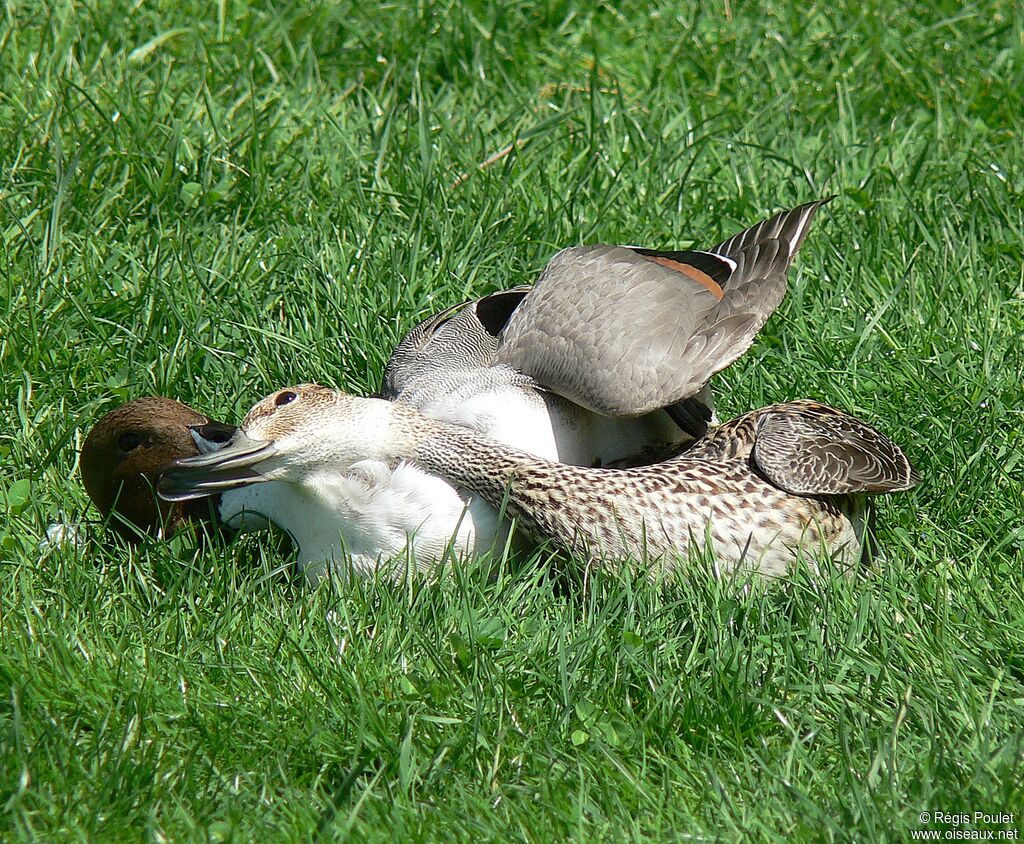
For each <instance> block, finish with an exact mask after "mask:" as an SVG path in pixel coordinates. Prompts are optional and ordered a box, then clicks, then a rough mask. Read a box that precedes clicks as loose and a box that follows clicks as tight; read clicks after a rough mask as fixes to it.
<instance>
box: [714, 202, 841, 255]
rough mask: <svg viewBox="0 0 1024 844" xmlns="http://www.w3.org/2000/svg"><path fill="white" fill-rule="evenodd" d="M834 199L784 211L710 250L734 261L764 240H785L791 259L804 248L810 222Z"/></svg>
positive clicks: (809, 203)
mask: <svg viewBox="0 0 1024 844" xmlns="http://www.w3.org/2000/svg"><path fill="white" fill-rule="evenodd" d="M833 199H835V197H834V196H828V197H825V198H824V199H819V200H816V201H814V202H808V203H806V204H804V205H798V206H797V207H796V208H793V209H791V210H789V211H782V212H780V213H779V214H776V215H775V216H774V217H769V218H768V219H767V220H764V221H763V222H760V223H758V224H757V225H756V226H751V227H750V228H749V229H747V230H746V231H742V232H740V233H739V234H736V235H733V236H732V237H730V238H728V239H727V240H723V241H722V242H721V243H719V244H718V245H717V246H715V247H712V248H711V249H709V250H708V251H709V252H713V253H714V254H716V255H724V256H726V257H727V258H733V257H735V256H736V254H737V253H739V252H742V251H743V250H744V249H746V248H747V247H748V246H750V245H751V244H753V243H758V242H759V241H762V240H783V241H785V242H786V243H788V244H789V258H790V260H792V259H793V256H794V255H795V254H796V253H797V252H798V251H799V250H800V247H801V246H803V242H804V238H805V237H807V232H808V231H810V228H811V221H812V220H813V219H814V215H815V214H817V213H818V209H819V208H821V206H822V205H825V204H827V203H829V202H831V201H832V200H833Z"/></svg>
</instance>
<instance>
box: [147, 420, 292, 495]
mask: <svg viewBox="0 0 1024 844" xmlns="http://www.w3.org/2000/svg"><path fill="white" fill-rule="evenodd" d="M276 453H277V449H276V448H275V447H274V444H273V443H272V442H267V441H266V440H254V439H250V438H249V437H247V436H246V435H245V434H243V433H242V432H241V431H235V433H234V435H233V436H232V437H231V439H230V440H228V442H227V443H226V444H225V445H224V446H223V447H222V448H219V449H217V450H216V451H213V452H209V453H204V454H199V455H198V456H196V457H185V458H182V459H181V460H175V461H174V462H173V463H171V465H170V467H169V468H168V469H166V470H164V471H163V472H162V473H161V474H160V478H159V480H158V482H157V492H158V493H159V495H160V497H161V498H162V499H164V501H188V500H189V499H191V498H202V497H203V496H205V495H213V494H215V493H218V492H224V491H226V490H229V489H237V488H238V487H243V486H250V485H252V484H258V483H263V482H264V481H267V480H269V478H266V477H264V476H263V475H262V474H260V472H259V471H258V469H257V467H258V466H259V464H260V463H262V462H263V461H264V460H266V459H267V458H269V457H272V456H273V455H274V454H276Z"/></svg>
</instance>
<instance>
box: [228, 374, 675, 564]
mask: <svg viewBox="0 0 1024 844" xmlns="http://www.w3.org/2000/svg"><path fill="white" fill-rule="evenodd" d="M454 386H455V389H447V390H440V391H439V390H437V389H434V390H431V391H426V392H424V394H423V395H422V396H420V397H418V398H419V399H420V400H418V401H414V402H406V403H408V404H412V406H414V407H417V408H418V409H419V410H420V412H422V413H424V414H425V415H427V416H431V417H433V418H436V419H440V420H443V421H446V422H451V423H453V424H456V425H461V426H463V427H466V428H470V429H472V430H474V431H478V432H480V433H482V434H485V435H487V436H489V437H492V438H493V439H495V440H497V441H499V442H501V443H504V444H506V445H508V446H511V447H513V448H517V449H520V450H522V451H526V452H529V453H531V454H536V455H538V456H540V457H544V458H547V459H549V460H557V461H559V462H562V463H571V464H575V465H581V466H593V465H599V464H605V463H608V462H611V461H614V460H619V459H622V458H625V457H629V456H632V455H635V454H637V453H639V452H641V451H643V450H644V449H645V448H646V447H648V446H651V445H655V444H662V445H663V444H664V443H666V442H671V441H673V440H674V439H675V440H678V439H680V437H681V436H683V435H681V432H680V431H679V429H678V427H677V426H676V425H675V424H674V423H673V422H672V421H671V420H670V419H669V418H668V416H667V414H665V413H663V412H661V411H658V412H657V413H654V414H650V415H648V416H645V417H640V418H636V419H608V418H604V417H600V416H598V415H596V414H594V413H591V412H590V411H587V410H584V409H582V408H580V407H577V406H576V405H573V404H571V403H570V402H567V401H565V400H564V399H562V398H560V397H558V396H554V395H552V394H548V393H540V392H537V391H535V390H533V389H531V388H524V387H522V386H518V385H515V384H508V383H504V384H503V383H500V382H499V383H493V384H490V385H488V387H489V389H480V386H481V385H479V384H473V383H471V382H468V381H462V382H461V384H460V383H459V382H456V384H455V385H454ZM460 386H461V387H462V389H460ZM439 392H440V394H441V395H440V397H438V393H439ZM404 399H405V397H404V396H403V400H404ZM263 515H266V516H267V517H268V518H270V519H271V520H272V521H273V522H274V523H275V524H277V525H278V526H279V527H281V528H283V529H284V530H285V531H287V532H288V533H289V534H290V535H291V537H292V539H293V540H294V541H295V543H296V544H297V545H298V547H299V561H300V563H301V565H302V567H303V570H304V571H305V573H306V576H307V577H308V578H309V579H310V580H313V581H315V580H317V579H319V578H320V577H322V576H323V575H324V574H325V573H326V572H327V571H328V569H329V567H330V569H332V570H333V571H334V573H335V574H337V575H338V576H340V577H342V578H347V577H350V576H355V577H370V576H373V575H374V574H375V573H376V574H380V575H383V576H385V577H396V578H397V577H401V575H402V574H403V572H404V571H406V568H407V567H408V566H413V567H414V568H415V569H416V570H418V571H421V572H428V571H431V570H433V569H435V568H437V567H438V565H439V563H440V562H441V561H442V560H444V559H446V558H449V557H451V558H456V559H458V558H466V557H477V556H480V555H483V554H484V553H486V552H494V551H499V552H500V550H501V549H502V548H504V546H505V544H506V543H507V542H508V537H509V530H510V525H509V523H508V522H507V521H506V520H504V519H502V518H499V515H498V512H497V510H496V509H495V508H494V507H492V506H491V505H489V504H488V503H487V502H486V501H484V500H483V499H481V498H479V497H476V496H471V495H468V494H463V493H460V492H459V491H458V490H456V489H455V488H454V487H452V486H451V485H450V484H448V483H447V482H446V481H444V480H442V479H441V478H438V477H436V476H434V475H430V474H428V473H426V472H424V471H423V470H421V469H420V468H418V467H417V466H415V465H412V464H409V463H404V462H403V463H400V464H399V465H398V466H397V467H395V468H394V469H392V468H390V467H389V466H387V465H386V464H384V463H382V462H379V461H375V460H363V461H360V462H359V463H357V464H355V465H354V466H352V467H351V469H350V470H349V471H347V472H345V473H344V474H339V473H336V472H325V473H324V474H323V475H320V476H317V477H314V478H311V479H308V480H307V481H306V482H305V483H303V484H302V485H298V484H288V483H282V482H268V483H262V484H256V485H254V486H251V487H246V488H244V489H241V490H234V491H230V492H226V493H224V495H223V496H222V499H221V517H222V518H223V519H224V520H225V521H226V522H227V523H229V524H230V525H232V526H233V527H238V528H241V529H256V528H259V527H263V526H264V522H263V518H262V516H263Z"/></svg>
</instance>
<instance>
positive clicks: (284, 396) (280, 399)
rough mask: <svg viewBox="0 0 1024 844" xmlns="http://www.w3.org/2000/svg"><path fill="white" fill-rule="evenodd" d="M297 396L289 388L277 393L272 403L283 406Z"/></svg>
mask: <svg viewBox="0 0 1024 844" xmlns="http://www.w3.org/2000/svg"><path fill="white" fill-rule="evenodd" d="M297 398H298V396H297V395H295V393H293V392H292V391H291V390H285V391H284V392H281V393H278V394H277V398H275V399H274V404H276V405H277V406H278V407H284V406H285V405H286V404H291V403H292V402H293V401H295V399H297Z"/></svg>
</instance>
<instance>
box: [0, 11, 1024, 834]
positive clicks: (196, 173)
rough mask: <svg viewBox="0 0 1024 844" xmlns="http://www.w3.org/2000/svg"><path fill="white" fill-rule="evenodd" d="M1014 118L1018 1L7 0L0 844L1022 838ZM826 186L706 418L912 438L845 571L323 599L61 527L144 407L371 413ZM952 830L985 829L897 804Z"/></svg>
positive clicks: (321, 592)
mask: <svg viewBox="0 0 1024 844" xmlns="http://www.w3.org/2000/svg"><path fill="white" fill-rule="evenodd" d="M755 5H756V8H754V6H755ZM1022 92H1024V10H1022V7H1021V5H1020V4H1019V3H1014V2H1009V0H988V2H978V3H970V4H962V3H953V2H938V3H924V2H919V3H907V4H897V3H887V2H881V0H867V1H866V2H853V1H852V0H838V2H834V1H832V2H821V0H809V2H796V0H773V1H772V2H768V3H765V4H745V3H739V2H735V0H734V2H731V3H730V2H729V0H722V2H717V0H716V2H706V3H700V4H698V3H687V4H685V5H684V4H679V3H671V2H665V0H655V1H654V2H653V3H651V4H644V3H626V4H622V5H621V6H620V8H618V9H615V8H613V6H612V5H601V6H597V5H584V4H583V3H582V2H578V0H542V2H539V3H528V2H523V0H504V2H501V3H493V4H489V3H486V2H474V1H473V0H470V2H458V3H456V2H448V3H445V2H439V3H433V2H430V0H421V2H412V0H396V2H393V3H389V4H384V5H377V4H372V3H342V4H339V5H331V4H327V3H309V2H298V0H294V1H289V0H284V2H270V0H257V2H254V3H252V4H248V3H244V2H240V1H239V0H219V2H213V0H208V2H198V0H182V1H181V2H175V3H171V2H156V0H154V2H149V0H145V1H144V2H135V3H129V2H121V3H114V2H109V0H89V2H74V0H43V1H42V2H28V0H11V2H8V3H6V4H5V6H4V9H3V12H2V17H0V229H2V232H3V238H2V252H0V302H2V305H3V307H2V308H0V371H2V378H0V840H4V841H7V840H11V841H16V840H28V839H38V840H45V841H70V840H76V841H81V840H97V841H101V840H102V841H108V840H113V841H118V840H137V839H145V840H160V841H174V842H179V841H246V840H259V841H292V840H294V841H305V840H334V839H341V838H344V837H345V836H346V835H349V836H351V837H352V838H353V839H355V840H381V841H387V840H406V839H409V840H439V839H440V840H446V839H451V840H465V839H468V838H470V837H471V836H472V837H473V838H475V839H478V840H481V841H483V840H527V841H538V842H542V841H550V840H564V839H577V840H593V839H610V840H624V839H637V840H643V839H672V840H681V839H685V840H690V839H696V840H720V839H739V838H750V839H753V840H777V841H789V840H803V839H809V840H838V841H883V840H892V841H899V840H907V839H909V838H910V837H911V834H912V832H913V831H914V830H917V829H924V830H932V831H935V830H938V831H939V833H940V834H942V833H944V832H946V831H960V832H961V833H962V832H965V831H970V830H977V829H983V828H987V829H991V830H993V831H996V832H999V831H1003V830H1011V831H1018V830H1019V829H1020V828H1021V827H1022V826H1024V823H1022V821H1024V785H1022V783H1024V503H1022V502H1024V487H1022V474H1024V434H1022V431H1024V416H1022V408H1024V398H1022V396H1024V388H1022V385H1021V381H1022V372H1024V351H1022V347H1024V343H1022V337H1024V272H1022V265H1024V254H1022V253H1024V141H1022V138H1024V93H1022ZM502 152H506V154H505V155H503V156H502V155H500V154H501V153H502ZM492 159H494V160H493V163H491V164H490V165H489V166H485V167H483V168H481V167H480V166H479V165H481V164H482V163H484V162H488V161H489V160H492ZM830 193H836V194H838V198H837V199H836V200H835V201H834V202H833V203H832V204H831V205H829V206H828V207H827V208H826V209H825V210H824V211H823V212H822V214H821V215H820V216H819V218H818V222H817V223H816V225H815V227H814V230H813V231H812V233H811V236H810V237H809V239H808V241H807V243H806V245H805V247H804V249H803V252H802V253H801V255H800V257H799V259H798V262H797V267H796V269H795V271H794V273H793V274H792V278H791V287H790V293H789V295H788V296H787V299H786V300H785V302H784V303H783V305H782V306H781V308H780V309H779V311H778V313H777V314H776V315H775V316H774V317H773V318H772V319H771V321H770V322H769V323H768V324H767V326H766V327H765V329H764V331H763V332H762V333H761V335H760V339H759V342H758V343H757V344H756V345H755V347H754V348H753V349H752V350H751V352H750V353H749V354H748V355H747V356H746V357H744V358H743V359H742V360H741V361H740V362H738V363H737V364H736V365H735V366H733V367H732V368H731V369H730V370H728V371H727V372H726V373H724V374H723V375H722V376H721V377H720V378H719V379H718V380H717V398H718V402H719V407H720V412H721V414H722V415H723V417H728V416H731V415H734V414H736V413H739V412H742V411H745V410H748V409H751V408H754V407H758V406H761V405H764V404H768V403H771V402H776V401H782V400H787V399H792V398H798V397H807V398H814V399H819V400H823V401H825V402H828V403H830V404H833V405H836V406H838V407H840V408H843V409H845V410H847V411H849V412H852V413H855V414H857V415H859V416H861V417H863V418H864V419H866V420H868V421H870V422H871V423H873V424H876V425H877V426H879V427H880V428H881V429H882V430H884V431H885V432H886V433H888V434H889V435H890V436H891V437H892V438H893V439H894V440H895V441H896V442H898V443H899V444H900V445H901V446H903V447H904V448H905V450H906V452H907V454H908V455H909V456H910V457H911V459H912V460H913V461H914V462H915V464H916V465H917V467H918V468H919V470H920V471H921V474H922V476H923V477H924V479H925V480H924V483H923V484H922V485H921V486H920V487H919V488H918V489H917V490H915V491H914V492H912V493H910V494H905V495H900V496H894V497H892V498H891V499H887V500H884V501H881V502H880V506H879V529H878V534H879V541H880V544H881V547H882V549H883V552H884V559H883V561H882V562H881V563H880V564H879V565H878V567H877V570H876V571H875V572H874V573H872V574H870V575H867V576H863V577H857V578H854V579H849V580H846V579H842V578H840V577H838V576H836V577H834V578H828V577H826V578H824V579H819V580H812V579H811V578H809V577H808V576H806V575H804V574H801V573H799V572H798V573H797V574H796V575H795V576H794V577H793V578H792V579H791V580H790V581H789V582H786V583H783V584H774V585H764V584H754V586H753V588H743V586H742V584H739V583H735V582H730V581H728V580H716V579H715V578H714V577H713V576H712V575H711V574H709V573H708V572H707V571H705V570H704V569H702V568H700V567H696V568H695V570H694V571H693V572H692V575H690V576H687V577H685V578H679V579H678V581H677V582H675V583H674V584H672V585H670V586H668V587H667V588H659V587H657V586H655V585H652V584H650V583H648V582H647V581H645V580H644V579H642V578H637V577H630V576H629V575H627V574H623V573H607V574H605V575H603V576H598V577H594V578H592V579H590V580H589V581H588V582H587V583H586V584H581V583H577V584H576V585H575V586H572V585H570V588H568V589H567V588H566V585H565V583H564V582H563V581H559V580H557V579H555V578H554V577H552V575H551V574H550V573H549V572H550V570H551V568H552V564H551V561H550V560H549V559H547V558H546V557H543V556H541V557H539V558H538V559H535V560H526V561H518V562H517V563H515V564H511V563H510V564H509V565H508V566H507V567H506V568H505V569H504V571H503V573H502V575H501V576H500V577H499V578H498V579H497V581H495V582H487V581H486V580H485V579H484V578H483V577H482V576H481V575H480V574H479V573H477V572H474V571H466V572H460V573H459V575H458V576H457V577H454V578H451V579H448V580H447V581H445V582H443V583H440V584H437V585H427V586H423V585H422V584H407V585H405V586H402V587H396V586H388V585H383V584H366V585H364V586H361V587H359V588H354V589H350V590H341V589H340V588H339V587H337V586H335V585H332V584H330V583H327V584H324V585H323V586H322V587H321V588H319V589H317V590H315V591H311V590H308V589H307V588H305V587H304V586H303V585H302V584H301V583H300V582H299V581H298V580H297V579H296V578H295V577H294V573H293V572H292V570H291V569H290V568H289V558H288V555H287V553H286V552H285V551H283V550H281V548H279V547H278V543H275V542H272V541H268V537H267V536H266V535H263V536H250V537H245V538H243V540H241V541H239V542H237V543H234V544H232V545H229V546H224V545H216V544H214V545H206V546H201V547H197V543H196V542H195V541H194V540H191V539H189V538H182V539H178V540H175V541H174V542H172V543H169V544H164V543H158V542H151V543H149V544H146V545H144V546H142V547H140V548H138V549H135V550H132V549H129V548H127V547H125V546H124V545H121V544H118V543H116V542H110V541H109V537H107V536H106V535H105V533H104V531H103V530H102V529H101V526H100V525H99V524H98V521H97V519H96V516H95V513H94V512H93V511H92V510H91V509H90V507H89V505H88V501H87V498H86V496H85V493H84V491H83V489H82V487H81V484H80V481H79V478H78V474H77V468H76V455H77V450H78V447H79V446H80V444H81V441H82V439H83V437H84V434H85V432H86V431H87V430H88V428H89V427H90V425H91V424H92V422H93V421H95V420H96V419H97V418H98V416H99V415H100V414H101V413H103V412H104V411H106V410H109V409H111V408H112V407H114V406H115V405H117V404H119V403H121V402H123V401H125V400H127V399H128V398H130V397H135V396H139V395H144V394H153V393H157V394H164V395H171V396H175V397H177V398H180V399H181V400H183V401H185V402H187V403H189V404H191V405H193V406H195V407H198V408H201V409H203V410H206V411H208V412H209V413H211V414H212V415H214V416H217V417H220V418H227V419H230V420H238V419H240V418H241V416H242V414H243V413H244V411H245V410H246V409H247V408H248V407H249V406H250V405H251V404H253V403H254V402H255V401H256V400H257V399H258V398H259V397H261V396H263V395H264V394H266V393H267V392H269V391H271V390H273V389H275V388H278V387H281V386H284V385H286V384H290V383H294V382H297V381H309V380H316V381H319V382H321V383H325V384H330V385H335V386H338V387H340V388H344V389H347V390H350V391H354V392H361V391H368V390H371V389H374V388H375V387H376V385H377V383H378V379H379V378H380V374H381V371H382V369H383V365H384V362H385V360H386V359H387V357H388V355H389V353H390V350H391V348H392V347H393V346H394V344H395V343H396V341H397V340H398V339H399V337H401V335H402V334H403V333H404V332H405V331H406V330H408V329H409V328H410V327H411V326H412V325H413V324H414V323H415V321H416V320H417V318H419V317H422V316H423V315H425V314H427V313H429V312H430V311H432V310H434V309H436V308H438V307H441V306H444V305H449V304H453V303H455V302H458V301H460V300H462V299H464V298H466V297H469V296H475V295H478V294H482V293H484V292H487V291H491V290H494V289H497V288H500V287H504V286H508V285H512V284H517V283H523V282H526V281H529V280H531V279H532V278H533V277H534V274H535V273H536V271H537V270H538V269H539V268H540V267H541V266H543V264H544V263H545V262H546V261H547V259H548V258H549V257H550V256H551V255H552V254H553V253H554V251H555V250H556V249H557V248H559V247H561V246H565V245H569V244H575V243H579V242H593V241H610V242H628V243H639V244H644V245H650V246H662V247H669V246H687V245H689V244H691V243H694V242H696V243H698V244H708V243H713V242H715V241H716V240H717V239H720V238H721V237H723V236H724V235H726V234H729V233H732V232H733V231H736V230H738V229H740V228H742V227H743V226H746V225H749V224H751V223H753V222H755V221H756V220H758V219H760V218H761V217H763V216H766V215H767V214H769V213H771V212H773V211H775V210H778V209H780V208H783V207H789V206H792V205H795V204H797V203H799V202H803V201H807V200H810V199H814V198H816V197H820V196H823V195H825V194H830ZM58 521H62V522H65V523H68V524H72V525H79V526H80V530H81V534H82V538H83V541H82V542H81V543H80V544H79V545H72V544H65V545H61V546H57V547H53V546H43V545H41V544H40V540H41V538H42V537H43V536H44V535H45V533H46V529H47V525H49V524H51V523H53V522H58ZM976 811H978V812H986V813H989V814H994V813H1000V812H1002V813H1010V814H1012V815H1013V818H1012V820H1010V821H1009V822H1008V823H1002V822H996V823H993V824H990V825H989V826H988V827H982V826H978V825H975V824H974V822H973V819H972V820H971V822H970V823H968V824H966V825H965V824H963V823H960V822H956V823H944V822H942V821H941V816H939V817H940V820H938V821H936V820H934V819H929V821H928V822H927V823H922V821H921V819H920V816H921V813H922V812H932V813H939V812H945V813H956V812H967V813H974V812H976Z"/></svg>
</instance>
